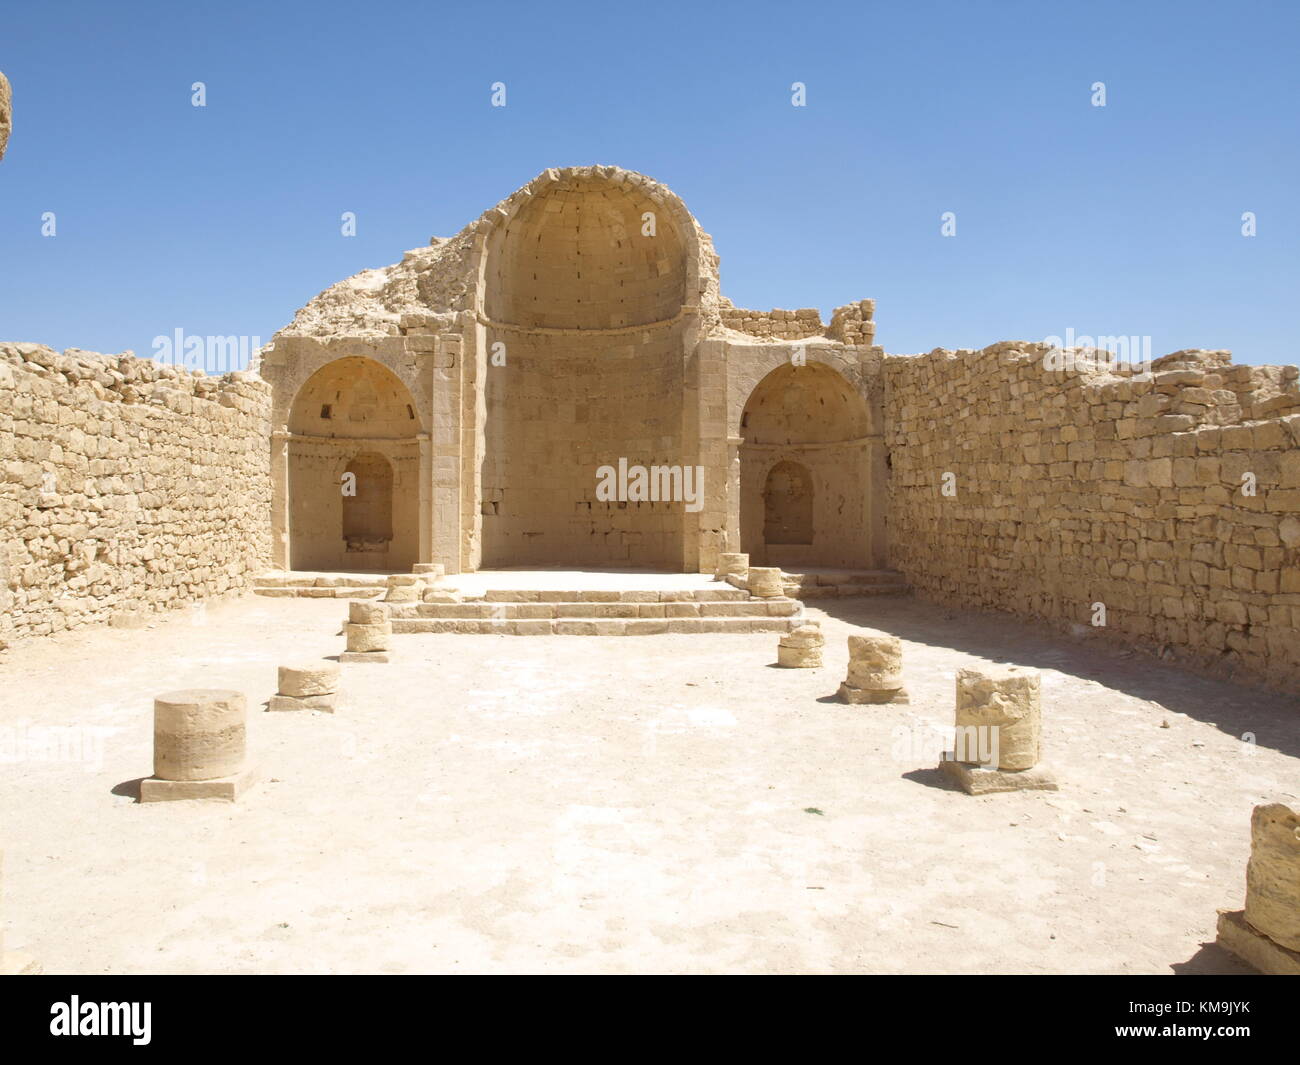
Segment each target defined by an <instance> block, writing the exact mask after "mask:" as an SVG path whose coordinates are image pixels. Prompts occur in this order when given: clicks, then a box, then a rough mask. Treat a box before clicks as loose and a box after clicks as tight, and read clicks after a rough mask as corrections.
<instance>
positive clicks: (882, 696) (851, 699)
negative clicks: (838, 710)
mask: <svg viewBox="0 0 1300 1065" xmlns="http://www.w3.org/2000/svg"><path fill="white" fill-rule="evenodd" d="M839 697H840V698H841V699H843V700H844V701H845V702H846V703H853V704H854V705H863V704H867V703H875V704H880V703H910V702H911V700H910V699H909V698H908V696H907V689H906V688H895V689H893V690H892V691H891V690H888V689H885V690H880V691H877V690H875V689H872V688H851V687H849V685H848V684H841V685H840V690H839Z"/></svg>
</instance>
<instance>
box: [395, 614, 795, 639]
mask: <svg viewBox="0 0 1300 1065" xmlns="http://www.w3.org/2000/svg"><path fill="white" fill-rule="evenodd" d="M800 624H802V619H800V618H794V617H762V618H758V617H741V618H738V617H728V618H597V619H582V618H557V619H554V620H547V619H544V618H538V619H531V620H517V621H512V620H505V619H501V620H496V619H492V620H487V619H470V618H394V619H393V632H394V633H395V634H399V635H400V634H412V633H459V634H463V635H479V636H492V635H496V636H658V635H662V634H664V633H684V634H700V633H755V632H789V631H790V630H791V629H794V628H797V627H798V626H799V625H800Z"/></svg>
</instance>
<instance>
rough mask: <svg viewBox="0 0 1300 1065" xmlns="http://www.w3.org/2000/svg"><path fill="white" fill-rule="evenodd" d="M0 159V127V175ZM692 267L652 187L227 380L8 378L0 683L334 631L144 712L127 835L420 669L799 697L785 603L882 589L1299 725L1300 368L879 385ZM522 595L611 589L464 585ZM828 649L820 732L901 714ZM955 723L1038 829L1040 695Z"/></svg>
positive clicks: (936, 374)
mask: <svg viewBox="0 0 1300 1065" xmlns="http://www.w3.org/2000/svg"><path fill="white" fill-rule="evenodd" d="M6 100H7V89H6V87H5V86H4V84H3V82H2V81H0V105H3V104H4V103H5V101H6ZM7 128H8V124H7V114H6V112H5V109H4V107H3V106H0V151H3V147H4V140H5V136H6V134H7ZM718 262H719V260H718V257H717V255H716V254H715V253H714V249H713V245H712V241H711V239H710V237H709V235H708V234H707V233H705V232H704V231H703V230H702V229H701V228H700V225H699V224H698V223H697V222H696V220H695V219H694V218H693V217H692V216H691V214H690V213H689V211H688V210H687V209H686V206H685V205H684V204H683V203H682V202H681V200H679V199H678V198H677V197H676V196H675V195H674V194H673V193H672V192H670V191H669V190H668V189H667V188H665V187H664V186H662V185H660V184H657V183H656V182H654V181H652V180H650V179H649V178H647V177H644V176H642V175H640V174H636V173H632V172H629V171H626V170H623V169H620V168H618V167H613V166H585V167H576V168H568V169H557V170H546V171H544V172H543V173H541V174H540V175H539V176H538V177H536V178H535V179H534V180H532V181H530V182H529V183H528V184H527V185H525V186H524V187H523V188H521V189H519V191H517V192H516V193H515V194H514V195H512V196H510V197H509V198H508V199H506V200H504V201H503V202H501V203H500V204H498V205H497V206H495V207H493V208H491V209H490V210H488V211H487V212H486V213H485V214H483V215H482V216H481V217H480V218H478V219H477V220H475V221H473V222H471V223H470V224H469V225H468V226H466V228H465V229H463V230H462V231H461V232H460V233H458V234H457V235H455V236H454V237H451V238H434V239H433V240H431V241H430V242H429V244H428V245H426V246H423V247H420V248H416V249H414V250H412V251H408V252H406V253H405V255H403V256H402V258H401V261H400V262H398V263H396V264H394V265H392V266H388V267H384V268H381V269H372V270H365V271H363V272H361V273H359V274H357V275H355V276H354V277H351V278H348V279H347V280H345V281H341V282H339V283H337V284H335V285H333V286H332V287H330V288H328V289H326V290H325V291H324V292H323V293H321V294H320V295H319V296H318V297H316V298H315V299H313V300H312V301H311V302H310V303H308V304H307V306H305V307H304V308H302V309H301V310H300V311H299V312H298V313H297V315H296V316H295V317H294V318H293V320H292V322H290V323H289V324H288V325H286V326H285V327H284V328H283V329H281V330H280V331H279V332H278V333H277V334H276V335H275V336H274V338H273V340H272V341H271V342H270V343H269V344H267V345H266V346H265V347H263V348H262V349H261V350H260V351H258V352H257V353H256V356H255V358H254V360H253V363H252V365H251V367H250V368H248V369H247V370H243V371H233V372H228V373H225V374H223V375H221V376H216V375H208V374H205V373H204V372H203V371H202V370H201V369H195V368H190V367H187V366H184V365H164V364H160V363H159V362H157V361H153V360H149V359H141V358H136V357H134V356H132V355H131V354H129V353H127V354H123V355H115V356H106V355H99V354H95V353H92V352H88V351H81V350H75V349H73V350H68V351H64V352H63V353H58V352H55V351H52V350H50V349H49V348H47V347H43V346H42V345H40V344H37V343H5V344H0V452H2V453H3V462H4V467H3V472H4V477H3V481H2V482H0V483H2V488H0V520H2V521H3V526H4V546H3V553H0V606H2V607H3V616H2V617H0V648H3V647H9V646H15V645H18V644H19V643H20V642H23V641H27V640H29V639H31V638H35V637H45V636H48V635H50V634H56V633H60V632H63V631H64V630H70V629H75V628H79V627H82V626H89V625H110V626H118V627H128V628H130V627H139V626H140V625H142V624H145V623H146V622H147V621H148V619H149V617H150V616H151V615H153V614H156V613H158V612H161V611H164V610H170V609H175V608H179V607H186V606H191V605H193V604H198V603H201V602H204V601H206V600H210V599H215V598H217V597H223V596H228V595H231V594H234V593H243V592H247V591H250V590H253V591H256V592H257V593H259V594H261V595H263V596H268V597H278V598H300V597H301V598H312V599H330V600H339V601H340V602H339V607H340V613H339V619H338V620H339V625H340V629H339V637H338V646H337V657H338V661H339V663H341V664H342V672H340V665H339V664H336V663H334V662H332V661H326V660H320V661H317V660H314V659H311V658H310V657H307V658H305V659H299V660H295V661H289V662H285V663H283V664H282V665H281V667H280V669H279V673H278V678H277V682H276V683H270V682H268V687H267V690H266V691H265V692H258V693H243V692H240V691H234V690H226V689H224V688H222V687H220V686H219V683H220V681H219V678H215V677H214V680H216V681H217V683H218V686H217V687H213V688H182V689H181V690H176V691H166V690H165V688H164V686H163V685H159V688H158V692H159V694H158V695H157V697H156V700H155V703H154V766H153V770H154V772H153V775H152V776H150V777H148V778H146V779H145V780H143V782H142V783H141V785H140V794H139V798H140V799H141V800H142V801H144V802H156V801H162V800H170V799H191V798H222V799H227V800H235V799H237V798H239V797H240V796H241V795H242V794H243V793H244V791H245V790H246V789H247V788H248V787H249V786H255V785H257V782H258V781H259V779H260V777H259V774H258V773H257V772H256V770H255V768H254V766H255V765H256V763H257V758H256V757H250V752H249V751H248V750H246V747H247V744H246V738H245V726H246V721H247V715H248V713H249V709H250V706H251V707H253V708H259V706H260V703H261V702H262V701H263V700H265V702H266V704H267V708H268V709H269V710H275V711H284V710H295V711H306V712H308V715H310V713H311V712H321V711H323V712H326V713H330V714H334V713H342V712H343V711H344V710H345V708H346V701H345V698H344V697H345V696H347V695H348V693H349V690H350V687H351V686H352V685H354V684H366V683H371V684H378V683H382V677H383V676H384V675H386V674H388V673H389V672H391V671H392V670H394V669H396V668H397V667H396V666H395V665H394V664H393V663H394V662H400V660H401V655H402V653H403V652H402V648H403V646H404V644H403V641H404V640H405V639H407V638H408V637H413V636H414V634H419V633H468V634H503V635H508V636H515V637H519V636H529V635H549V636H568V635H572V636H605V635H637V634H644V635H658V634H698V635H704V634H712V633H742V634H743V633H769V634H771V635H770V636H767V637H765V639H768V640H771V651H772V654H773V655H774V657H775V662H774V663H773V664H775V665H778V666H781V667H786V668H787V669H790V670H816V669H820V668H822V667H823V664H824V655H826V654H828V653H829V652H830V650H831V644H829V643H828V642H827V641H826V639H825V637H824V636H823V632H822V630H821V628H820V626H819V624H818V623H817V622H816V621H815V620H814V619H812V618H809V617H808V616H806V614H805V613H804V607H803V603H804V601H806V600H810V601H815V600H818V599H822V600H825V599H865V598H866V597H869V596H878V595H883V594H890V593H893V594H898V593H903V592H907V591H909V590H910V591H911V592H912V593H914V595H915V596H916V597H917V600H918V601H919V602H922V603H930V604H934V609H936V610H939V609H941V608H942V607H959V608H969V609H974V610H980V611H987V612H1001V613H1002V614H1004V615H1010V616H1014V617H1018V618H1021V619H1029V620H1032V621H1035V622H1039V623H1041V625H1042V626H1043V627H1044V628H1046V629H1049V630H1056V631H1059V632H1061V633H1063V634H1067V635H1073V636H1076V637H1078V636H1083V635H1086V636H1089V637H1091V638H1095V640H1096V641H1097V643H1098V645H1099V646H1101V647H1103V648H1110V649H1112V650H1120V649H1123V650H1125V651H1126V652H1128V653H1132V652H1134V651H1136V652H1138V653H1139V654H1144V655H1152V656H1159V657H1160V658H1162V659H1164V660H1165V661H1166V662H1172V663H1176V664H1178V665H1181V666H1183V667H1185V668H1186V669H1188V670H1190V671H1193V672H1195V673H1199V674H1203V675H1212V676H1216V677H1218V678H1220V679H1230V680H1233V681H1235V682H1237V683H1239V684H1241V685H1244V686H1249V687H1251V688H1258V689H1273V690H1275V691H1279V692H1287V691H1290V692H1294V691H1296V690H1298V689H1300V383H1298V377H1300V370H1297V368H1296V367H1294V366H1246V365H1242V366H1237V365H1233V364H1232V362H1231V359H1230V358H1229V355H1228V353H1227V352H1223V351H1201V350H1192V351H1179V352H1175V353H1173V354H1169V355H1165V356H1163V357H1161V358H1157V359H1155V360H1154V362H1152V363H1150V364H1149V365H1143V364H1128V363H1125V362H1122V361H1117V360H1115V359H1114V358H1110V357H1108V355H1107V353H1106V352H1096V351H1092V350H1083V351H1074V350H1071V351H1066V352H1062V351H1059V350H1056V349H1055V348H1053V347H1052V346H1051V345H1049V344H1046V343H1036V342H1024V341H1007V342H1002V343H997V344H992V345H990V346H988V347H986V348H983V349H982V350H961V351H945V350H935V351H932V352H930V353H929V354H925V355H893V354H887V353H885V351H883V350H882V348H881V347H880V346H878V345H877V344H876V343H875V322H874V318H875V306H874V303H873V301H872V300H869V299H864V300H861V301H859V302H856V303H852V304H849V305H847V306H844V307H839V308H837V309H836V310H835V311H834V313H833V314H832V315H831V317H830V321H829V322H823V321H822V320H821V317H820V315H819V313H818V312H817V311H816V310H809V309H803V310H793V311H790V310H771V311H758V310H747V309H742V308H739V307H736V306H734V305H733V304H732V303H731V302H730V301H728V300H727V299H726V298H725V297H723V295H722V294H721V291H720V287H719V271H718ZM545 569H563V570H602V571H613V572H614V573H615V576H614V577H612V578H610V579H609V580H608V582H607V583H606V585H605V586H602V587H591V586H583V587H577V586H575V587H573V588H571V589H565V588H563V586H561V587H559V588H556V587H549V588H548V587H539V586H537V585H536V584H531V585H530V584H528V583H527V582H522V581H521V582H517V583H511V581H509V580H505V581H502V580H499V579H498V580H497V581H496V582H495V583H494V584H492V585H491V586H489V587H476V586H474V584H473V582H472V580H471V579H470V578H472V577H474V576H475V575H476V574H481V573H482V572H485V571H524V570H545ZM620 572H627V573H645V572H657V573H668V574H679V575H683V574H689V575H699V574H705V575H708V576H709V577H710V578H712V579H711V580H708V581H707V582H706V581H702V580H698V579H696V580H694V581H691V582H685V581H683V582H681V586H680V587H677V586H669V585H665V586H663V587H658V586H656V587H653V588H651V587H647V586H639V585H635V584H632V583H620V581H619V579H618V577H617V574H618V573H620ZM344 606H346V607H347V612H346V614H345V613H344V611H343V610H342V608H343V607H344ZM843 646H844V645H843V641H842V639H841V638H839V637H837V639H836V640H835V641H834V648H835V650H836V652H837V653H839V652H840V651H841V650H842V648H843ZM848 652H849V654H848V672H847V676H845V677H844V679H843V683H841V684H840V685H839V688H838V695H836V689H835V687H834V685H835V682H836V680H838V676H839V673H838V670H839V668H840V666H839V663H840V662H841V661H842V658H837V659H836V661H835V666H836V672H837V676H836V678H833V679H829V680H827V681H826V682H825V685H824V687H825V688H826V691H825V693H824V694H825V696H826V697H828V698H838V699H839V700H841V701H843V702H845V703H848V704H850V705H851V706H852V708H853V712H854V713H858V714H862V715H871V714H883V713H891V712H896V711H895V709H894V708H896V707H898V706H900V705H902V706H903V707H904V708H906V706H907V705H908V704H909V702H911V703H914V702H915V700H914V699H913V698H912V689H913V682H914V680H916V676H915V674H914V673H910V672H909V670H910V669H911V667H910V666H909V663H908V661H907V660H906V655H907V654H908V653H910V652H906V651H905V649H904V645H903V641H901V640H900V638H899V635H898V634H896V633H891V632H889V631H878V630H876V629H874V628H865V627H859V628H858V629H857V630H856V631H855V632H854V633H852V634H850V635H849V636H848ZM360 664H365V665H364V666H362V665H360ZM354 665H357V668H353V666H354ZM737 668H740V667H737ZM806 675H807V674H796V673H782V674H780V676H781V677H783V678H786V679H790V680H791V681H792V682H793V681H794V680H796V679H797V678H798V677H802V676H806ZM947 683H948V684H949V688H948V690H950V691H951V690H952V689H951V686H950V682H947ZM816 708H817V707H816V703H815V702H813V703H812V705H811V707H810V708H809V712H812V711H815V710H816ZM948 709H949V708H945V713H947V712H948ZM950 709H951V710H952V712H953V713H954V718H953V721H954V724H955V729H956V743H955V744H954V747H953V749H952V750H950V751H948V752H947V753H946V754H945V756H944V759H943V761H942V763H941V765H940V770H941V773H942V775H944V776H945V777H947V778H949V779H950V780H951V781H952V784H953V786H954V787H957V788H960V789H961V790H963V791H965V792H968V793H970V794H972V795H976V796H979V795H984V794H987V793H998V792H1011V791H1025V790H1029V791H1053V790H1055V789H1058V788H1060V789H1061V792H1062V794H1064V793H1065V791H1066V790H1067V787H1068V785H1067V784H1066V783H1065V782H1063V781H1060V780H1058V777H1057V773H1056V772H1055V770H1059V769H1060V768H1061V762H1062V759H1063V758H1064V757H1065V755H1064V753H1063V752H1060V751H1052V752H1049V753H1050V754H1051V755H1052V760H1051V762H1052V767H1053V770H1054V771H1049V770H1048V769H1047V768H1045V766H1044V765H1043V763H1042V762H1041V760H1040V758H1041V755H1042V752H1041V751H1040V746H1041V743H1040V737H1041V733H1042V721H1043V719H1044V718H1050V716H1051V715H1052V713H1053V711H1054V705H1053V703H1052V699H1051V696H1050V692H1049V691H1048V690H1046V689H1044V688H1043V686H1042V685H1041V684H1040V676H1039V673H1038V671H1036V670H1034V669H1029V668H1025V667H1019V666H1015V667H1012V666H1004V665H997V664H990V665H989V666H988V668H980V669H964V668H963V669H962V670H960V671H959V672H958V673H957V676H956V687H955V691H953V694H952V704H951V707H950ZM251 753H252V754H255V753H256V752H251ZM932 767H933V763H931V768H932ZM1037 798H1042V797H1041V796H1038V797H1037ZM1005 799H1007V796H1005V795H995V796H994V799H992V800H989V801H999V800H1005ZM962 801H963V802H972V801H975V800H967V799H964V798H963V799H962ZM814 812H817V811H814ZM1295 818H1296V815H1295V813H1294V812H1292V811H1290V810H1289V809H1287V808H1286V807H1284V806H1276V805H1270V806H1261V807H1260V808H1259V809H1258V810H1256V814H1255V824H1254V856H1253V857H1252V859H1251V864H1250V871H1249V874H1248V875H1249V881H1248V883H1249V892H1248V895H1247V903H1246V908H1245V910H1244V916H1243V915H1240V914H1236V915H1234V914H1225V915H1224V917H1223V918H1222V919H1221V921H1220V940H1221V942H1223V943H1224V945H1225V946H1227V947H1228V949H1230V950H1232V951H1233V952H1234V953H1236V954H1238V955H1240V956H1241V957H1243V958H1246V959H1247V960H1248V961H1250V962H1251V964H1253V965H1255V966H1256V967H1258V968H1262V969H1264V970H1266V971H1294V969H1293V968H1291V969H1288V966H1292V967H1294V965H1295V959H1296V958H1297V957H1300V955H1297V954H1296V953H1295V952H1296V951H1298V950H1300V939H1297V931H1296V930H1297V917H1296V914H1297V909H1296V906H1297V897H1298V896H1297V891H1296V889H1295V885H1296V882H1297V877H1298V876H1300V872H1298V870H1300V864H1298V863H1300V857H1298V856H1297V849H1296V844H1295V839H1294V832H1295ZM1288 833H1290V834H1288ZM1226 893H1227V888H1226V887H1225V897H1226ZM18 964H19V963H17V962H15V965H18ZM28 964H29V962H28V961H27V960H26V959H24V960H23V961H22V963H21V965H22V966H27V965H28Z"/></svg>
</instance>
